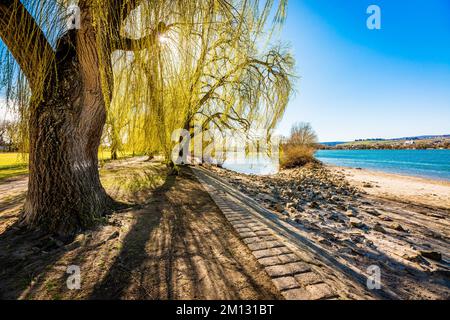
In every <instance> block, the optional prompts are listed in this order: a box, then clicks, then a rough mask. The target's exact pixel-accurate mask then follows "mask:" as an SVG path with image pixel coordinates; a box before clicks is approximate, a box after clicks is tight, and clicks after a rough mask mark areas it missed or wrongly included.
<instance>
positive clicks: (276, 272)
mask: <svg viewBox="0 0 450 320" xmlns="http://www.w3.org/2000/svg"><path fill="white" fill-rule="evenodd" d="M265 269H266V272H267V273H268V274H269V276H270V277H283V276H290V275H292V270H291V269H290V268H288V267H286V266H285V265H277V266H270V267H266V268H265Z"/></svg>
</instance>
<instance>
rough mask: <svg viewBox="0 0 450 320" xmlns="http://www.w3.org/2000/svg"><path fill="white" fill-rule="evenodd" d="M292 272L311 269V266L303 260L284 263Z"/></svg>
mask: <svg viewBox="0 0 450 320" xmlns="http://www.w3.org/2000/svg"><path fill="white" fill-rule="evenodd" d="M285 266H286V267H288V268H289V269H290V270H291V271H292V273H293V274H297V273H303V272H308V271H311V268H310V267H309V266H308V265H307V264H306V263H304V262H292V263H288V264H285Z"/></svg>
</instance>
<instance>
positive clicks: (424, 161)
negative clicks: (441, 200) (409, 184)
mask: <svg viewBox="0 0 450 320" xmlns="http://www.w3.org/2000/svg"><path fill="white" fill-rule="evenodd" d="M315 156H316V158H317V159H318V160H320V161H322V162H323V163H325V164H330V165H335V166H342V167H351V168H364V169H370V170H377V171H384V172H388V173H397V174H402V175H410V176H417V177H425V178H432V179H438V180H447V181H450V150H319V151H317V152H316V154H315ZM223 166H224V168H227V169H230V170H233V171H237V172H241V173H246V174H256V175H267V174H274V173H276V172H277V171H278V161H274V160H273V159H269V158H267V157H258V158H256V157H245V156H242V157H237V158H236V157H234V158H233V157H230V158H228V159H227V161H225V163H224V165H223Z"/></svg>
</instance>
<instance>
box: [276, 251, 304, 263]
mask: <svg viewBox="0 0 450 320" xmlns="http://www.w3.org/2000/svg"><path fill="white" fill-rule="evenodd" d="M279 258H280V260H281V262H282V263H289V262H297V261H300V258H299V257H297V256H296V255H295V254H293V253H288V254H283V255H281V256H279Z"/></svg>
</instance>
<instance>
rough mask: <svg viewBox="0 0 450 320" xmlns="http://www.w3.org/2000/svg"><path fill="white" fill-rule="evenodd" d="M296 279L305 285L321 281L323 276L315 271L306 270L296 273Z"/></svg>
mask: <svg viewBox="0 0 450 320" xmlns="http://www.w3.org/2000/svg"><path fill="white" fill-rule="evenodd" d="M295 279H296V280H297V281H298V282H299V283H300V284H301V285H304V286H308V285H311V284H317V283H321V282H323V281H322V278H321V277H320V276H319V275H318V274H317V273H315V272H305V273H300V274H296V275H295Z"/></svg>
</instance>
